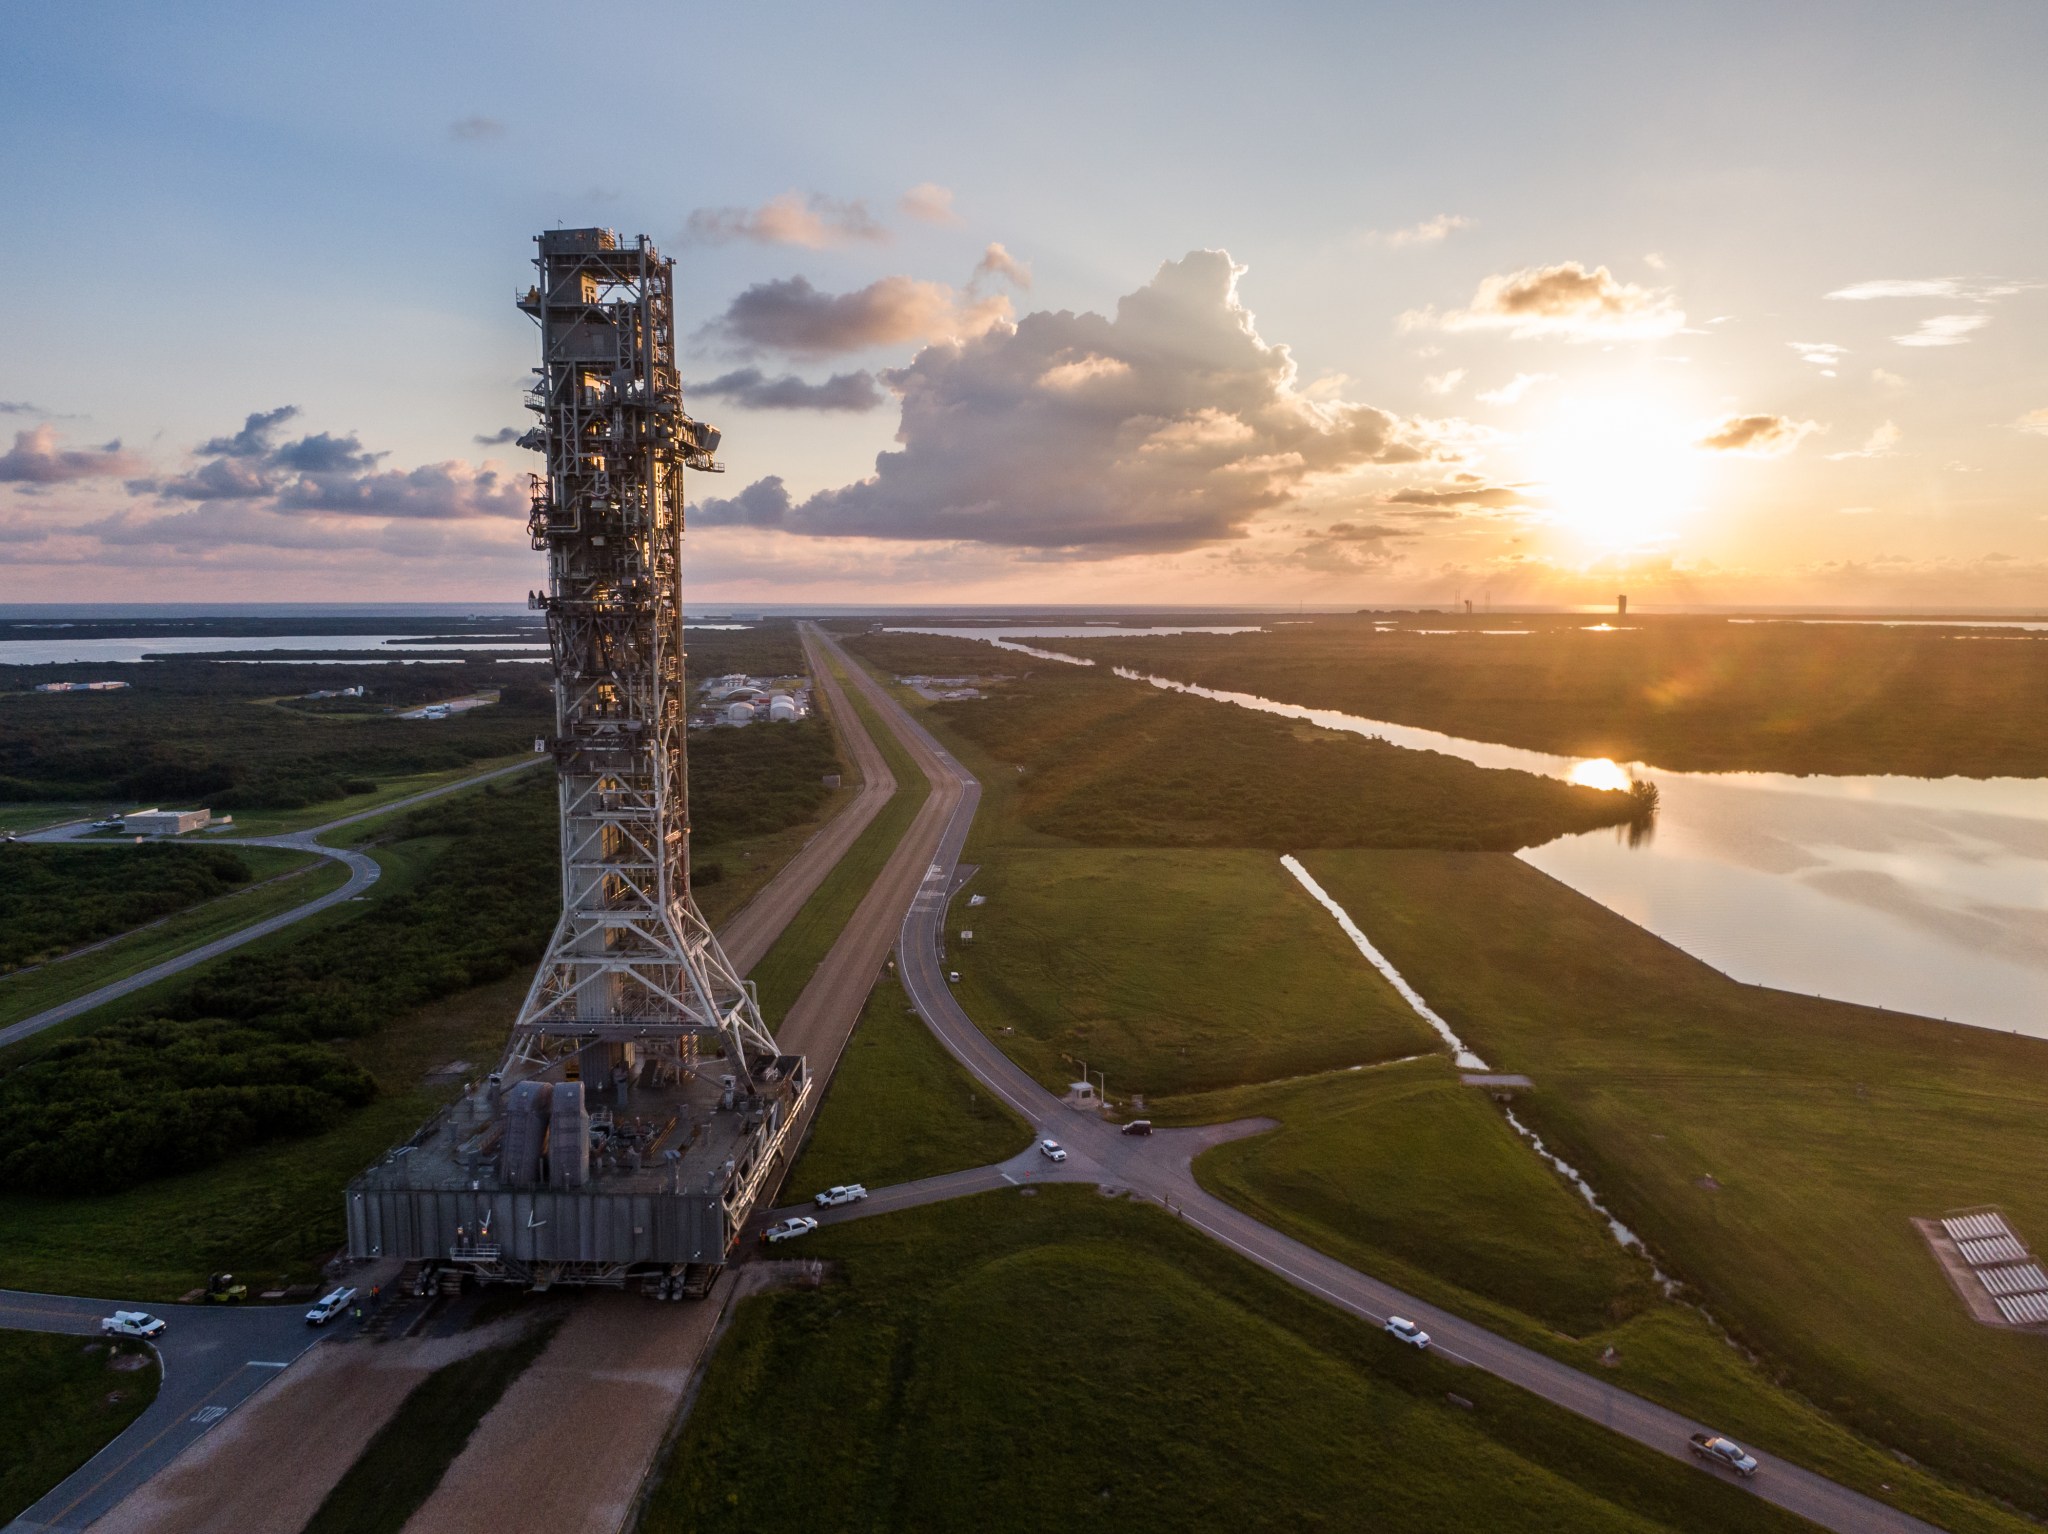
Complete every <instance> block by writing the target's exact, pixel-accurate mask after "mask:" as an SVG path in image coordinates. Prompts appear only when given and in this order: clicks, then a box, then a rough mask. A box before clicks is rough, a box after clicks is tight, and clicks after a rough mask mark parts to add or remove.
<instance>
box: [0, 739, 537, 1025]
mask: <svg viewBox="0 0 2048 1534" xmlns="http://www.w3.org/2000/svg"><path fill="white" fill-rule="evenodd" d="M545 760H547V758H545V757H539V756H537V757H535V758H534V759H533V761H531V762H514V763H513V764H512V765H511V766H509V767H497V768H493V769H492V770H491V771H489V772H480V773H478V774H477V775H476V776H475V777H473V778H463V779H462V780H461V781H459V782H455V783H444V784H442V785H441V786H440V787H439V788H430V789H427V790H426V791H425V792H423V793H417V794H413V795H411V796H409V797H408V798H404V799H398V800H394V801H393V802H392V803H390V804H384V805H379V806H378V807H377V808H376V809H373V810H364V811H362V812H361V813H359V814H355V815H345V816H343V817H342V818H341V819H340V820H330V821H329V822H327V824H326V825H324V826H315V827H313V828H312V829H311V830H309V831H290V832H286V833H284V834H282V835H279V836H209V837H207V838H205V844H206V845H207V846H229V847H283V848H287V849H289V850H290V851H293V852H310V853H312V854H314V855H315V856H316V857H323V858H333V859H334V860H335V861H336V862H339V863H344V864H346V865H347V866H348V882H347V883H345V884H343V885H342V886H341V888H339V889H337V890H332V891H330V892H328V893H327V894H325V895H322V896H320V897H319V898H318V899H316V900H308V901H307V902H305V903H304V904H303V905H295V906H293V907H292V908H291V909H290V910H288V911H280V912H278V913H277V915H275V916H270V917H266V918H264V919H263V920H262V921H259V922H252V923H251V924H250V925H249V926H246V927H242V928H240V929H238V930H236V931H234V932H230V933H229V934H228V935H227V936H226V937H220V938H215V939H214V940H213V941H212V942H210V943H202V944H201V945H200V946H199V947H197V948H188V949H186V950H185V952H183V953H181V954H178V955H176V956H174V957H172V958H168V959H165V960H164V961H163V962H162V963H161V964H152V965H151V966H150V967H149V968H148V969H145V970H138V971H137V972H136V973H135V974H132V975H130V976H128V977H127V978H126V979H125V980H116V981H113V982H112V983H111V984H108V985H103V986H101V987H100V988H99V989H98V990H96V991H88V992H86V993H85V994H84V995H83V996H74V997H72V999H71V1000H69V1001H67V1002H63V1003H61V1004H59V1005H57V1006H54V1007H51V1008H49V1009H48V1010H47V1011H43V1012H38V1013H36V1014H35V1016H33V1017H25V1018H23V1019H22V1020H21V1021H20V1022H18V1023H15V1024H13V1025H11V1026H9V1027H6V1028H0V1048H5V1047H6V1046H7V1045H9V1044H14V1043H18V1042H19V1041H20V1040H22V1039H26V1038H29V1037H31V1036H33V1035H35V1034H38V1033H41V1032H42V1031H43V1030H44V1029H45V1028H54V1027H55V1026H56V1025H57V1024H59V1023H62V1022H68V1021H69V1020H70V1019H72V1018H74V1017H79V1016H82V1015H83V1014H85V1013H87V1012H91V1011H93V1010H94V1009H95V1008H98V1007H103V1006H105V1005H106V1004H107V1003H108V1002H110V1001H113V1000H115V999H116V998H118V997H122V996H126V995H128V994H130V993H131V992H134V991H139V990H141V989H143V988H144V987H145V986H151V985H155V984H156V983H157V982H158V981H159V980H168V979H169V978H170V977H171V976H173V975H176V974H180V973H182V972H183V971H185V970H188V969H190V968H192V967H193V966H194V965H195V964H204V963H206V962H207V961H208V960H209V959H217V958H219V957H220V956H221V955H222V954H224V953H231V952H233V951H234V950H235V949H237V948H240V947H241V946H242V945H243V944H245V943H253V942H255V941H256V940H257V939H258V938H260V937H268V936H269V935H270V934H271V933H273V932H278V931H281V930H283V929H284V928H286V927H289V926H291V925H292V924H293V923H294V922H302V921H304V920H305V919H306V918H307V917H309V916H312V915H314V914H316V913H317V912H320V911H324V910H326V909H328V907H330V906H335V905H339V904H341V902H342V901H344V900H354V899H355V898H356V897H357V896H358V895H361V894H362V893H363V892H364V891H365V890H367V889H368V888H369V887H370V886H371V885H373V884H375V883H376V882H377V875H378V872H379V870H378V868H377V861H376V859H374V858H372V857H371V856H369V854H367V853H363V852H357V851H355V850H354V849H353V848H348V847H329V846H326V845H324V844H323V843H322V842H321V841H320V838H321V837H323V836H327V835H330V834H331V833H333V832H335V831H339V830H340V829H341V828H342V827H344V826H352V825H355V824H357V823H358V822H359V821H364V820H372V819H374V818H376V817H377V816H379V815H389V814H391V813H393V812H394V811H397V810H409V809H411V808H412V807H413V806H414V805H416V804H425V803H426V802H427V801H428V800H430V799H438V798H440V797H441V796H442V795H443V794H453V793H460V792H461V791H462V790H464V789H468V788H474V787H476V786H477V785H478V784H479V783H488V782H490V781H491V780H492V779H493V778H502V777H505V776H506V775H507V774H510V773H514V772H525V771H526V770H527V769H528V768H530V767H532V766H534V765H535V764H536V763H538V762H542V761H545ZM89 829H90V824H89V822H85V821H78V822H74V823H73V824H71V825H67V826H58V827H55V828H53V829H51V830H48V831H38V832H36V833H35V834H34V835H32V836H28V837H24V838H23V840H25V841H32V842H68V841H75V840H76V839H77V838H78V837H79V836H81V835H82V834H84V832H86V831H87V830H89ZM79 845H81V846H88V847H119V846H125V845H127V843H125V842H106V841H99V842H82V843H80V844H79Z"/></svg>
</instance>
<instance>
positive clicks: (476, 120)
mask: <svg viewBox="0 0 2048 1534" xmlns="http://www.w3.org/2000/svg"><path fill="white" fill-rule="evenodd" d="M448 136H449V137H450V138H452V139H455V140H457V141H459V142H461V143H465V144H474V143H477V142H479V141H481V140H483V139H492V138H503V137H504V136H505V125H504V124H503V123H501V122H499V121H498V119H497V118H495V117H462V118H458V119H456V121H454V122H452V123H450V124H449V125H448Z"/></svg>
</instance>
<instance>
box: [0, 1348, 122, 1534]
mask: <svg viewBox="0 0 2048 1534" xmlns="http://www.w3.org/2000/svg"><path fill="white" fill-rule="evenodd" d="M138 1358H142V1359H145V1360H147V1359H148V1350H147V1349H146V1348H144V1347H142V1345H141V1344H139V1343H123V1342H117V1343H116V1344H114V1345H113V1346H112V1347H109V1346H108V1344H106V1343H104V1342H99V1341H96V1340H93V1339H89V1338H85V1337H71V1336H52V1335H45V1334H43V1333H40V1332H0V1444H5V1445H6V1446H7V1447H6V1450H5V1451H4V1452H0V1522H8V1521H11V1520H12V1519H13V1518H14V1517H15V1516H16V1515H17V1514H18V1513H20V1512H21V1511H22V1510H23V1509H25V1508H28V1507H31V1506H33V1505H34V1504H35V1502H36V1500H37V1499H38V1498H40V1497H42V1496H43V1495H44V1494H45V1493H46V1492H48V1491H49V1490H50V1488H51V1487H53V1486H56V1485H58V1484H59V1483H60V1482H62V1481H63V1479H64V1477H66V1476H67V1475H69V1474H71V1472H72V1471H74V1470H76V1469H77V1468H78V1467H79V1466H80V1465H82V1464H84V1463H85V1462H86V1461H87V1460H89V1459H91V1458H92V1457H93V1455H95V1454H97V1453H99V1451H100V1450H101V1449H102V1448H104V1447H105V1446H106V1445H107V1444H108V1443H110V1442H111V1441H112V1440H113V1439H114V1437H115V1435H116V1434H118V1433H120V1432H121V1430H122V1429H123V1428H125V1427H127V1426H128V1424H129V1423H131V1422H133V1421H134V1420H135V1419H136V1418H137V1417H139V1416H140V1415H142V1411H143V1408H144V1407H146V1406H148V1405H149V1403H150V1402H151V1401H154V1400H155V1399H156V1392H157V1386H158V1385H159V1384H161V1383H162V1379H163V1375H162V1371H160V1370H159V1369H158V1368H157V1366H156V1363H155V1362H154V1360H149V1361H147V1362H145V1363H144V1365H143V1367H141V1368H139V1369H126V1368H118V1369H117V1368H115V1367H114V1363H115V1361H116V1360H117V1359H119V1360H125V1361H126V1362H128V1363H131V1364H132V1363H134V1362H135V1361H136V1360H137V1359H138Z"/></svg>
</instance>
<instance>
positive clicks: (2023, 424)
mask: <svg viewBox="0 0 2048 1534" xmlns="http://www.w3.org/2000/svg"><path fill="white" fill-rule="evenodd" d="M2014 424H2016V425H2017V426H2018V427H2019V429H2020V430H2021V431H2030V432H2032V433H2034V435H2035V436H2037V437H2048V406H2043V407H2042V408H2041V409H2039V410H2029V411H2028V412H2027V413H2026V414H2025V415H2023V416H2021V417H2020V418H2019V420H2018V421H2017V422H2015V423H2014Z"/></svg>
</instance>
